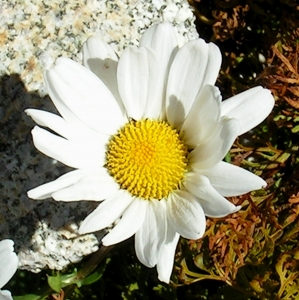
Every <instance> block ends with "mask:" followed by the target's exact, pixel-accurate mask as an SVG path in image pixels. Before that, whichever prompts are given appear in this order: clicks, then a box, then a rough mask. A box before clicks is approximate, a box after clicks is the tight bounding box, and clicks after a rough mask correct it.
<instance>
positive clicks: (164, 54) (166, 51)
mask: <svg viewBox="0 0 299 300" xmlns="http://www.w3.org/2000/svg"><path fill="white" fill-rule="evenodd" d="M140 46H143V47H147V48H149V49H151V50H153V51H154V55H155V58H156V60H153V59H152V62H151V63H150V78H149V91H150V93H149V94H148V96H149V97H148V99H147V105H146V111H145V114H144V118H156V119H158V118H161V119H164V118H165V111H164V110H165V109H164V107H165V92H166V83H167V79H168V73H169V69H170V66H171V63H172V61H173V58H174V56H175V54H176V52H177V50H178V42H177V38H176V34H175V31H174V29H173V26H171V25H170V24H169V23H166V22H165V23H159V24H157V25H154V26H152V27H150V28H149V29H148V30H146V31H145V33H144V34H143V36H142V38H141V41H140Z"/></svg>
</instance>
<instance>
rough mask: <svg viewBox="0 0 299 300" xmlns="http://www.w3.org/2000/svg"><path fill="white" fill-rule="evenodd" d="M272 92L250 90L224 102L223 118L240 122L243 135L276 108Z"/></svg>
mask: <svg viewBox="0 0 299 300" xmlns="http://www.w3.org/2000/svg"><path fill="white" fill-rule="evenodd" d="M274 103H275V101H274V98H273V96H272V95H271V92H270V91H269V90H267V89H263V88H262V87H260V86H257V87H254V88H252V89H249V90H247V91H245V92H243V93H240V94H238V95H236V96H233V97H231V98H229V99H227V100H225V101H223V102H222V104H221V108H222V116H227V117H229V118H235V119H238V120H239V121H240V131H239V134H238V135H241V134H243V133H245V132H247V131H249V130H251V129H252V128H254V127H255V126H257V125H258V124H260V123H261V122H262V121H263V120H264V119H265V118H266V117H267V116H268V115H269V113H270V112H271V110H272V109H273V106H274Z"/></svg>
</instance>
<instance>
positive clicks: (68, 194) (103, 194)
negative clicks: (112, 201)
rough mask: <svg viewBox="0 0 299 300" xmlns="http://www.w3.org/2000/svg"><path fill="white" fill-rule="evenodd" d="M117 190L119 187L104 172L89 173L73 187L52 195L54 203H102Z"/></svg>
mask: <svg viewBox="0 0 299 300" xmlns="http://www.w3.org/2000/svg"><path fill="white" fill-rule="evenodd" d="M118 190H119V185H118V184H117V183H116V182H115V180H114V179H113V178H112V177H111V176H110V175H109V174H108V173H107V172H105V169H104V168H103V172H94V173H93V172H89V173H88V175H87V176H85V177H83V178H82V179H80V180H79V181H78V182H76V183H74V184H73V185H71V186H69V187H67V188H64V189H61V190H59V191H57V192H54V193H53V194H52V197H53V199H54V200H56V201H80V200H92V201H102V200H104V199H106V198H107V197H110V196H111V195H114V194H115V193H116V192H117V191H118Z"/></svg>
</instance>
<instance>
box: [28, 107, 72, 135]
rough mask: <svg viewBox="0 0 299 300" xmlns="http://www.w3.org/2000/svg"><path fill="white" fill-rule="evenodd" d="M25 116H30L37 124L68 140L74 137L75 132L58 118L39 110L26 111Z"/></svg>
mask: <svg viewBox="0 0 299 300" xmlns="http://www.w3.org/2000/svg"><path fill="white" fill-rule="evenodd" d="M25 112H26V114H27V115H28V116H30V117H31V118H32V119H33V120H34V121H35V122H36V123H37V124H39V125H41V126H44V127H48V128H51V129H52V130H53V131H55V132H57V133H58V134H59V135H61V136H63V137H64V138H66V139H69V138H70V137H71V136H73V135H74V132H73V131H75V130H73V129H72V127H71V126H70V125H69V124H68V123H67V122H66V121H65V120H64V119H63V118H61V117H60V116H58V115H55V114H52V113H49V112H47V111H43V110H39V109H26V110H25Z"/></svg>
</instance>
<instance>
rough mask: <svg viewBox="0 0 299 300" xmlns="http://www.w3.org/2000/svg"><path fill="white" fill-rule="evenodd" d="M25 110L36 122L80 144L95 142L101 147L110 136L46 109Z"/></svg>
mask: <svg viewBox="0 0 299 300" xmlns="http://www.w3.org/2000/svg"><path fill="white" fill-rule="evenodd" d="M25 112H26V113H27V114H28V115H29V116H30V117H31V118H32V119H33V120H34V121H35V122H36V123H37V124H39V125H41V126H44V127H48V128H50V129H52V130H53V131H55V132H57V133H58V134H59V135H61V136H63V137H64V138H66V139H68V140H72V141H76V142H81V143H82V144H83V143H84V144H86V143H87V144H90V143H92V145H91V146H93V147H94V144H95V143H97V144H98V146H97V147H103V146H104V145H105V144H106V143H107V141H108V139H109V138H110V136H109V135H104V134H100V133H98V132H96V131H94V130H92V129H91V128H90V127H88V126H86V125H85V124H83V123H82V122H80V121H79V120H78V121H77V122H72V123H71V124H70V123H68V122H67V121H65V120H64V119H63V118H61V117H60V116H58V115H55V114H52V113H49V112H47V111H43V110H39V109H26V110H25Z"/></svg>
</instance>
